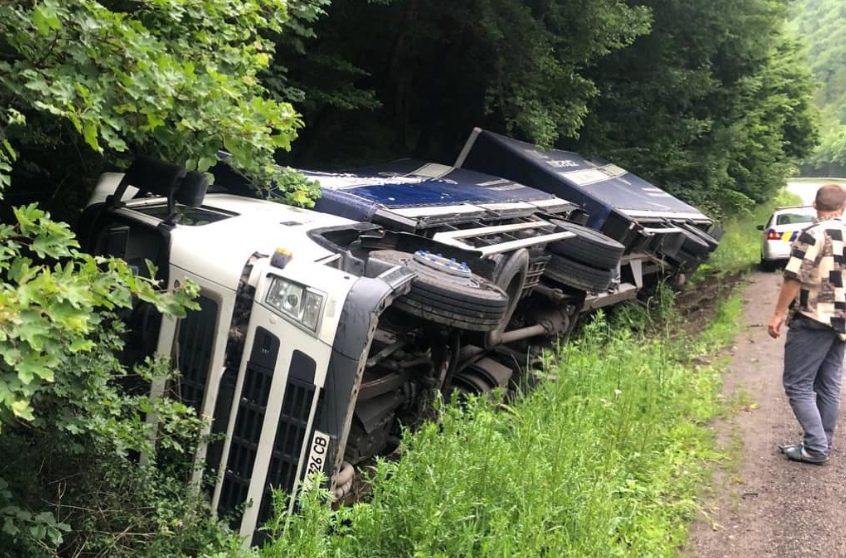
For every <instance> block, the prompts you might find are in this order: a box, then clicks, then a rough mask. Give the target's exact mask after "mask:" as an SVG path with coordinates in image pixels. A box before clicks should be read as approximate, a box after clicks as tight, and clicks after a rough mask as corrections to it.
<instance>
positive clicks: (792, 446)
mask: <svg viewBox="0 0 846 558" xmlns="http://www.w3.org/2000/svg"><path fill="white" fill-rule="evenodd" d="M804 445H805V444H804V442H799V443H798V444H782V445H780V446H779V447H778V451H780V452H781V453H784V452H786V451H794V450H795V448H799V449H801V448H802V447H803V446H804Z"/></svg>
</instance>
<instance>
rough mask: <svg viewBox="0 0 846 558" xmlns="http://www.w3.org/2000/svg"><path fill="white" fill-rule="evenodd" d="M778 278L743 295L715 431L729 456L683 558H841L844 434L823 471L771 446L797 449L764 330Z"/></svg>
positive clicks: (760, 276)
mask: <svg viewBox="0 0 846 558" xmlns="http://www.w3.org/2000/svg"><path fill="white" fill-rule="evenodd" d="M780 285H781V276H780V275H775V274H767V273H755V274H754V275H753V276H752V278H751V279H750V281H749V282H748V284H747V285H746V286H745V291H744V314H743V316H744V317H743V319H744V320H745V322H744V323H742V324H741V327H742V328H743V329H742V332H741V334H740V335H739V336H738V338H737V340H736V342H735V345H734V346H733V347H732V358H731V364H730V367H729V369H728V371H727V372H726V376H725V385H724V389H723V393H724V396H725V397H726V398H727V400H729V401H735V402H737V405H736V407H737V410H738V412H737V413H736V414H733V415H732V416H730V417H728V418H726V419H725V420H721V421H719V422H718V423H717V424H716V425H715V428H716V430H717V436H718V440H719V443H720V445H721V449H722V450H723V451H724V452H725V453H726V454H727V455H728V456H729V458H728V459H727V460H726V461H725V462H724V463H722V464H721V465H720V466H719V468H718V471H717V472H716V474H715V479H714V480H715V483H714V489H713V493H712V494H711V496H710V497H709V498H708V499H707V502H706V505H705V508H704V510H703V512H702V513H701V514H700V517H699V519H697V521H696V522H695V523H694V525H693V527H692V529H691V536H690V541H689V544H688V546H687V548H686V549H685V552H684V556H686V557H687V558H741V557H743V558H745V557H754V558H765V557H779V558H793V557H805V556H808V557H810V556H814V557H822V556H824V557H846V529H844V527H846V482H844V481H846V478H844V477H846V449H844V448H846V441H844V436H846V425H844V421H843V418H842V416H841V420H840V424H839V426H838V431H837V434H836V437H835V444H834V445H835V454H834V458H833V459H832V461H831V462H829V464H828V465H826V466H823V467H817V466H810V465H803V464H800V463H792V462H788V461H787V460H786V459H785V458H784V456H783V455H781V454H780V453H779V452H778V448H777V446H778V444H780V443H784V442H794V441H799V439H800V437H801V429H800V428H799V426H798V424H797V423H796V420H795V419H794V417H793V414H792V412H791V410H790V406H789V405H788V403H787V400H786V398H785V396H784V392H783V391H782V387H781V372H782V357H783V354H784V337H782V338H781V339H779V340H778V341H773V340H772V339H770V338H769V337H768V336H767V330H766V324H767V321H768V320H769V318H770V315H771V312H772V309H773V308H774V306H775V301H776V298H777V295H778V289H779V287H780Z"/></svg>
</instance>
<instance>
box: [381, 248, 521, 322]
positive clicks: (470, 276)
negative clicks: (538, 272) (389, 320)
mask: <svg viewBox="0 0 846 558" xmlns="http://www.w3.org/2000/svg"><path fill="white" fill-rule="evenodd" d="M419 254H420V253H418V254H416V255H415V254H410V253H408V252H400V251H397V250H375V251H373V252H371V253H370V257H371V258H375V259H377V260H380V261H383V262H385V263H389V264H393V265H402V266H406V267H409V268H411V269H413V270H414V271H415V272H416V273H417V277H415V279H414V282H413V283H412V285H411V291H409V293H408V294H406V295H405V296H402V297H399V298H398V299H397V300H396V301H394V306H395V307H396V308H398V309H399V310H402V311H404V312H407V313H408V314H411V315H412V316H417V317H419V318H423V319H426V320H431V321H433V322H436V323H439V324H443V325H447V326H451V327H456V328H459V329H466V330H470V331H483V332H486V331H493V330H494V329H496V328H497V327H499V325H500V323H501V322H502V320H503V319H504V317H505V314H506V312H507V311H508V306H509V305H508V295H506V294H505V292H503V291H502V289H500V288H499V287H497V286H496V285H494V284H493V283H491V282H490V281H488V280H487V279H485V278H483V277H479V276H478V275H476V274H474V273H471V272H470V271H469V269H466V266H464V267H465V269H466V273H464V275H463V276H456V275H452V274H450V273H449V272H447V271H445V270H442V269H439V267H440V268H445V265H444V264H443V262H442V261H441V260H443V258H437V257H434V258H433V259H435V260H437V261H435V262H434V263H435V264H436V265H430V264H424V263H422V262H421V259H424V257H421V256H420V255H419ZM424 254H425V253H424ZM428 256H432V255H428ZM453 264H455V265H456V266H460V264H457V263H455V262H453Z"/></svg>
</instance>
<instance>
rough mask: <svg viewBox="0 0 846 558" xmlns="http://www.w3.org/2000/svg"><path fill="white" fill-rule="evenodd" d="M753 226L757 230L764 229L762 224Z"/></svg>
mask: <svg viewBox="0 0 846 558" xmlns="http://www.w3.org/2000/svg"><path fill="white" fill-rule="evenodd" d="M755 228H756V229H758V230H759V231H762V230H764V225H758V226H757V227H755Z"/></svg>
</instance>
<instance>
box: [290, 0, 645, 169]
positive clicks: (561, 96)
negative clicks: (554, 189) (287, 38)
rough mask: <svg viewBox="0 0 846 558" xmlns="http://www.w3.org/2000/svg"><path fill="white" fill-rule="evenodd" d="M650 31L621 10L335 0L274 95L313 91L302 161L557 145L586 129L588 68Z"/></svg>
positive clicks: (608, 0) (608, 1)
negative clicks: (491, 139) (502, 142)
mask: <svg viewBox="0 0 846 558" xmlns="http://www.w3.org/2000/svg"><path fill="white" fill-rule="evenodd" d="M312 4H317V2H312ZM648 28H649V14H648V11H647V10H646V9H644V8H642V7H637V6H634V7H629V6H627V5H626V4H625V2H623V1H621V0H600V1H594V2H573V1H571V0H554V1H551V2H536V3H526V2H522V1H518V0H456V1H452V2H448V3H433V2H422V1H420V0H390V1H381V2H367V3H364V2H359V1H356V0H334V1H333V2H332V6H331V9H330V10H329V17H326V18H323V19H321V20H320V21H319V22H318V23H317V24H316V26H315V33H316V35H317V39H316V40H311V41H308V42H306V43H305V48H306V51H307V55H305V56H297V51H296V49H291V48H287V49H285V50H281V51H280V54H279V56H277V60H276V62H275V64H274V67H278V66H282V67H283V71H282V72H276V73H277V78H279V80H278V81H277V82H275V83H274V88H275V89H277V90H280V91H283V93H284V92H285V91H287V90H286V89H284V87H286V86H287V87H295V88H296V89H297V90H299V91H302V92H303V96H304V100H303V101H302V103H301V104H300V105H299V106H301V107H303V113H304V115H305V119H306V122H308V124H309V127H310V129H311V131H309V130H306V131H305V132H304V135H303V138H302V140H301V141H299V142H298V143H297V150H298V153H297V155H298V160H299V161H301V162H302V161H307V162H312V161H313V162H316V163H319V164H321V165H327V164H333V163H341V164H343V163H349V162H353V161H357V162H372V159H374V158H386V157H407V156H408V155H409V154H410V153H411V154H414V155H420V156H424V157H432V158H435V159H437V160H448V159H452V158H454V157H455V155H456V153H457V152H458V149H459V147H460V145H461V142H462V141H463V140H464V138H466V136H467V134H468V133H469V131H470V130H471V129H472V127H473V126H478V125H482V126H486V127H488V128H490V129H493V130H498V131H502V132H507V133H512V134H515V135H518V136H520V137H524V138H528V139H530V140H532V141H536V142H538V143H542V144H547V145H548V144H551V143H553V142H554V141H555V140H556V139H557V138H559V137H562V136H568V135H573V134H575V133H576V130H578V129H579V127H580V126H581V124H582V121H583V119H584V117H585V115H586V113H587V110H588V105H587V101H588V99H590V98H591V97H592V96H593V95H595V94H596V87H595V85H594V83H593V82H592V81H591V80H590V79H588V78H587V76H586V72H585V68H586V67H588V66H590V65H591V64H593V63H595V61H596V60H597V59H599V58H601V57H602V56H605V55H607V54H608V53H609V52H612V51H614V50H616V49H620V48H624V47H625V46H626V45H628V44H630V43H631V42H632V41H633V40H634V38H635V37H637V36H639V35H642V34H643V33H646V32H647V31H648ZM280 73H281V74H283V75H282V76H281V77H280V76H279V75H278V74H280Z"/></svg>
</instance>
